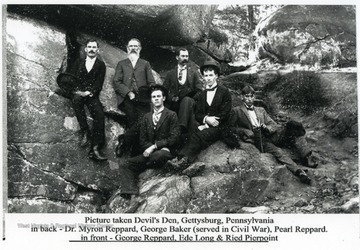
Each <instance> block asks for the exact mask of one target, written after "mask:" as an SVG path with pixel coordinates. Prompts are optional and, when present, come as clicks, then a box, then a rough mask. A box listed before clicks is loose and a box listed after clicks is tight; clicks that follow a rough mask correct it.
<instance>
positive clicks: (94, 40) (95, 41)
mask: <svg viewBox="0 0 360 250" xmlns="http://www.w3.org/2000/svg"><path fill="white" fill-rule="evenodd" d="M88 43H96V46H98V47H99V42H98V40H96V39H94V38H90V39H87V40H86V42H85V46H87V45H88Z"/></svg>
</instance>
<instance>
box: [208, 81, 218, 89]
mask: <svg viewBox="0 0 360 250" xmlns="http://www.w3.org/2000/svg"><path fill="white" fill-rule="evenodd" d="M217 85H218V84H217V82H215V83H214V84H213V85H211V86H209V85H206V87H205V89H213V88H215V87H216V86H217Z"/></svg>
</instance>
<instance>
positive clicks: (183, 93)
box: [164, 48, 203, 134]
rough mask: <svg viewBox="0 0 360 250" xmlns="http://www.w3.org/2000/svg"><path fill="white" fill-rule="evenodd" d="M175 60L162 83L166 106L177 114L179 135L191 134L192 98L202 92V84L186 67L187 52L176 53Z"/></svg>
mask: <svg viewBox="0 0 360 250" xmlns="http://www.w3.org/2000/svg"><path fill="white" fill-rule="evenodd" d="M176 60H177V61H178V64H177V66H176V67H175V68H174V69H172V70H170V71H169V72H168V73H167V75H166V78H165V82H164V86H165V87H166V88H167V89H168V91H169V94H168V99H167V103H166V104H167V106H168V107H169V109H171V110H173V111H175V112H176V113H177V115H178V117H179V125H180V130H181V133H182V134H186V133H189V134H191V133H193V132H195V131H196V121H195V116H194V110H195V101H194V99H193V97H194V96H195V95H196V94H197V93H199V92H200V91H201V90H202V85H203V84H202V82H201V81H200V79H199V76H198V73H197V70H196V69H193V68H191V66H190V65H188V62H189V52H188V51H187V50H186V49H185V48H179V49H178V50H177V51H176Z"/></svg>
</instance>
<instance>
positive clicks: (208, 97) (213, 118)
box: [167, 60, 239, 169]
mask: <svg viewBox="0 0 360 250" xmlns="http://www.w3.org/2000/svg"><path fill="white" fill-rule="evenodd" d="M200 71H201V74H202V75H203V77H204V81H205V84H206V87H205V90H204V91H202V92H201V93H200V94H199V97H198V98H197V101H196V113H195V118H196V120H197V121H198V122H199V124H201V125H200V126H199V127H198V131H197V132H195V133H193V134H192V135H191V137H190V140H189V141H188V143H187V144H186V145H185V146H184V148H183V149H182V150H181V151H180V153H179V156H178V158H177V159H173V160H172V161H168V163H167V164H168V165H169V167H170V168H175V169H182V168H184V167H186V166H189V165H190V164H191V163H192V162H194V160H195V159H196V157H197V155H198V154H199V153H200V151H201V150H203V149H205V148H207V147H208V146H210V145H211V144H213V143H214V142H216V141H217V140H220V139H221V140H223V139H224V138H227V137H228V136H227V135H228V134H229V132H228V131H229V126H228V122H229V118H230V114H231V94H230V91H229V90H228V89H227V88H226V87H224V86H223V85H219V84H218V82H217V79H218V77H219V75H220V68H219V66H218V65H217V63H216V62H215V61H212V60H207V61H205V62H204V65H202V66H201V67H200ZM223 141H224V140H223ZM225 143H226V144H227V145H229V144H228V143H227V142H225ZM229 146H230V145H229ZM238 146H239V145H231V147H238Z"/></svg>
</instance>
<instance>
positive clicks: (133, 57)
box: [128, 53, 139, 62]
mask: <svg viewBox="0 0 360 250" xmlns="http://www.w3.org/2000/svg"><path fill="white" fill-rule="evenodd" d="M128 58H129V60H130V61H131V62H135V61H137V60H138V59H139V55H138V54H135V53H130V54H128Z"/></svg>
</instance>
